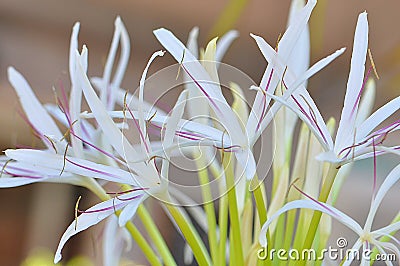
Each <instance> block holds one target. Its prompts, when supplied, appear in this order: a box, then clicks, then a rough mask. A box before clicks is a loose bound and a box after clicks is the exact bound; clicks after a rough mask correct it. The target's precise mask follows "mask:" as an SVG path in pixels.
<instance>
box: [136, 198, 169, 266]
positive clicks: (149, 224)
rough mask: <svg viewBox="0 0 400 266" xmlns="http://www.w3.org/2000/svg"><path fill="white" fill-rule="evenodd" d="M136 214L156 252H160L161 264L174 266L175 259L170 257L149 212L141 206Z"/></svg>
mask: <svg viewBox="0 0 400 266" xmlns="http://www.w3.org/2000/svg"><path fill="white" fill-rule="evenodd" d="M137 214H138V215H139V218H140V220H141V221H142V223H143V225H144V227H145V229H146V231H147V233H148V234H149V236H150V239H151V240H152V241H153V243H154V245H155V246H156V247H157V250H158V251H159V252H160V256H161V258H162V260H163V263H164V264H165V265H171V266H174V265H176V262H175V259H174V257H173V256H172V254H171V252H170V250H169V248H168V246H167V244H166V243H165V240H164V238H163V237H162V235H161V233H160V231H159V230H158V228H157V226H156V224H155V223H154V221H153V219H152V218H151V216H150V214H149V212H148V211H147V209H146V207H145V206H144V205H143V204H141V205H140V206H139V208H138V210H137Z"/></svg>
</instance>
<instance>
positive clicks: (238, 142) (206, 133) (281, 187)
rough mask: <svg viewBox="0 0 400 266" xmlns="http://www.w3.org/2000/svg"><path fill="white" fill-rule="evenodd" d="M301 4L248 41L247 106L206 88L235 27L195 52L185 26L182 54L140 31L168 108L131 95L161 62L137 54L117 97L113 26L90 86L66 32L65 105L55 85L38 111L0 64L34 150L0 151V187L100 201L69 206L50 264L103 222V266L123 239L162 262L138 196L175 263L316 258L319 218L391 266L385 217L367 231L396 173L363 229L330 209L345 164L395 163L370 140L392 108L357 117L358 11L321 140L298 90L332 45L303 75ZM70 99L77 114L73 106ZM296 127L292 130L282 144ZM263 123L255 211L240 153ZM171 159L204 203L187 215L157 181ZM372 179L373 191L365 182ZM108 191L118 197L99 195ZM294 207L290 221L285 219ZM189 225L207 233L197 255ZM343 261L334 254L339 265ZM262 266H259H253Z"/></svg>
mask: <svg viewBox="0 0 400 266" xmlns="http://www.w3.org/2000/svg"><path fill="white" fill-rule="evenodd" d="M315 5H316V0H309V1H308V2H307V3H306V4H304V1H300V0H293V1H292V7H291V12H290V15H289V22H288V27H287V30H286V31H285V33H284V34H283V35H282V37H281V38H280V39H279V42H278V44H277V45H276V47H273V46H271V45H270V44H268V43H267V42H266V41H265V40H264V39H263V38H262V37H260V36H256V35H251V36H252V37H253V38H254V40H255V41H256V43H257V45H258V47H259V49H260V51H261V53H262V55H263V56H264V58H265V59H266V61H267V62H268V66H267V68H266V69H265V72H264V74H263V77H262V78H261V81H260V83H259V85H258V86H254V85H253V86H251V87H250V89H252V90H255V91H256V96H255V99H254V102H253V103H252V105H251V108H248V105H247V102H246V100H245V98H244V94H245V93H244V92H243V91H242V89H241V88H240V87H239V86H238V85H237V84H234V83H231V84H230V85H229V86H228V87H229V88H228V89H229V93H230V94H231V95H232V96H233V103H232V104H230V103H229V101H228V100H227V99H226V97H225V95H226V94H225V95H224V94H223V89H225V88H223V86H222V85H221V84H220V77H219V68H220V67H221V65H222V63H221V60H222V58H223V56H224V54H225V52H226V51H227V49H228V47H229V46H230V44H231V42H232V41H233V40H234V39H235V38H237V36H238V33H237V32H236V31H230V32H228V33H226V34H225V35H224V36H222V37H221V38H220V39H217V38H215V39H213V40H211V41H210V42H209V43H208V45H207V46H206V48H205V49H204V50H200V49H199V48H198V44H197V35H198V29H197V28H194V29H193V30H192V32H191V33H190V35H189V39H188V41H187V45H185V44H183V43H182V42H181V41H180V40H179V39H178V38H177V37H176V36H175V35H174V34H173V33H172V32H170V31H169V30H167V29H164V28H161V29H157V30H155V31H154V35H155V37H156V38H157V40H158V41H159V42H160V43H161V45H162V47H163V48H164V49H165V50H166V52H167V53H168V54H169V55H171V56H172V57H173V58H174V59H175V60H176V62H177V65H176V67H177V68H176V71H177V72H178V75H179V76H178V77H179V78H182V80H183V83H182V84H183V90H182V91H180V94H179V97H178V98H177V100H176V102H175V104H174V106H173V108H171V110H170V111H169V112H166V111H165V110H163V109H162V108H160V107H157V106H156V105H153V104H151V103H149V102H146V101H145V97H144V95H145V86H146V82H147V73H148V70H149V68H150V66H151V64H152V62H153V61H155V60H160V59H159V57H162V56H164V55H165V54H166V52H164V51H156V52H155V53H154V54H152V55H151V57H150V59H149V61H148V64H147V65H146V67H145V69H144V71H143V74H142V76H141V79H140V81H139V86H138V90H137V91H136V94H134V93H130V92H129V91H126V90H124V89H123V88H121V83H122V81H123V78H124V74H125V72H126V68H127V64H128V62H129V54H130V40H129V36H128V34H127V31H126V29H125V27H124V25H123V23H122V21H121V19H120V18H117V19H116V21H115V32H114V36H113V40H112V43H111V48H110V52H109V55H108V57H107V61H106V64H105V68H104V73H103V76H102V77H89V76H88V74H87V73H88V67H89V65H88V49H87V47H86V46H83V47H82V48H81V49H80V47H79V41H78V34H79V26H80V25H79V23H77V24H75V26H74V27H73V30H72V35H71V42H70V51H69V75H70V81H71V88H70V90H69V96H67V92H66V91H65V90H64V89H62V93H61V96H60V97H57V102H56V103H55V104H45V105H43V104H41V103H40V101H39V100H38V99H37V98H36V96H35V94H34V92H33V90H32V88H31V87H30V85H29V84H28V82H27V81H26V80H25V78H24V77H23V76H22V75H21V74H20V73H19V72H18V71H17V70H15V69H14V68H12V67H10V68H9V69H8V77H9V80H10V83H11V84H12V86H13V87H14V89H15V91H16V93H17V95H18V97H19V100H20V103H21V106H22V108H23V110H24V115H22V116H23V118H24V119H25V120H26V122H27V123H28V124H29V126H30V127H31V129H32V131H33V133H34V134H35V136H36V137H37V138H38V139H40V140H41V142H42V143H43V145H44V146H45V148H43V149H35V148H19V149H8V150H6V151H5V155H4V156H2V157H1V158H0V167H1V168H2V170H1V178H0V187H16V186H22V185H27V184H31V183H35V182H55V183H67V184H72V185H77V186H82V187H85V188H87V189H88V190H90V191H91V192H93V193H94V194H95V195H96V196H98V198H99V200H100V202H99V203H98V204H96V205H94V206H92V207H90V208H89V209H87V210H83V211H82V210H80V209H79V200H80V199H78V202H77V204H76V206H75V220H74V221H72V222H71V224H70V225H69V227H68V228H67V229H66V231H65V233H64V234H63V235H62V237H61V240H60V243H59V246H58V248H57V251H56V253H55V259H54V262H55V263H57V262H59V261H60V260H61V253H62V249H63V247H64V245H65V243H66V242H67V241H68V240H69V239H70V238H71V237H72V236H74V235H75V234H77V233H79V232H81V231H83V230H86V229H87V228H89V227H91V226H93V225H95V224H98V223H99V222H101V221H102V220H104V219H107V220H108V221H107V225H106V229H105V231H104V234H103V238H104V239H103V243H104V252H103V253H104V254H103V256H104V258H103V261H104V264H105V265H118V263H119V259H120V256H121V254H122V248H121V245H122V244H123V245H125V242H123V241H124V239H128V240H126V241H127V242H128V243H129V241H130V240H131V239H133V240H134V241H135V242H136V243H137V244H138V246H139V248H140V249H141V250H142V251H143V254H144V255H145V257H146V258H147V259H148V260H149V262H150V263H151V264H152V265H161V264H165V265H176V259H175V258H174V257H173V256H172V254H171V251H170V249H169V248H168V246H167V244H166V242H165V241H164V239H163V237H162V235H161V233H160V232H159V230H158V228H157V227H156V225H155V223H154V221H153V220H152V217H151V215H150V214H149V212H148V211H147V208H146V206H145V204H144V201H145V200H146V199H149V198H156V199H158V200H157V202H158V203H159V204H160V205H161V206H162V207H163V209H164V210H165V212H166V213H167V215H168V217H169V218H170V219H171V221H172V223H173V224H174V225H175V226H176V228H177V231H178V232H179V234H181V235H182V236H183V237H184V239H185V241H186V245H185V252H186V253H187V256H186V257H185V261H186V262H190V261H191V260H192V259H193V256H194V258H195V259H196V261H197V262H198V263H199V264H200V265H210V264H213V265H225V263H227V262H230V263H231V264H232V265H233V264H237V265H242V264H246V265H256V260H257V250H258V249H259V248H263V247H264V248H266V247H267V245H268V246H270V245H272V246H273V247H274V248H280V247H285V248H290V247H294V248H299V249H301V248H303V249H309V248H311V247H313V248H315V249H318V250H321V249H322V248H323V247H324V246H325V245H326V243H327V240H328V237H329V235H330V223H331V219H330V217H332V218H334V219H337V220H338V221H340V222H341V223H343V224H345V225H346V226H348V227H349V228H350V229H352V230H353V231H354V232H355V233H356V234H358V236H359V238H358V239H357V240H356V241H355V243H354V246H353V248H354V249H360V248H361V247H362V248H363V249H371V248H372V247H375V248H376V249H377V251H376V252H379V253H381V254H386V252H387V251H388V250H390V251H392V252H395V253H396V254H397V256H399V257H400V252H399V246H400V245H399V241H398V240H397V239H396V238H395V237H394V236H393V234H394V233H395V232H396V231H397V230H399V229H400V221H399V220H400V216H399V215H398V216H397V217H395V219H394V220H393V222H392V223H391V224H390V225H388V226H386V227H384V228H382V229H378V230H372V222H373V218H374V216H375V214H376V212H377V209H378V207H379V205H380V203H381V202H382V199H383V197H384V195H385V194H386V193H387V191H388V190H389V189H390V188H391V187H393V186H394V184H395V183H396V182H397V181H398V180H399V178H400V168H399V166H397V167H396V168H395V169H393V171H392V172H391V173H390V174H389V175H388V176H387V177H386V179H385V181H384V182H383V184H382V185H381V187H380V189H379V190H377V189H376V188H375V187H374V195H373V199H372V203H371V208H370V212H369V214H368V218H367V221H366V224H365V226H364V227H363V228H362V227H361V226H360V225H359V224H358V223H357V222H356V221H355V220H353V219H352V218H350V217H349V216H347V215H346V214H344V213H343V212H341V211H340V210H338V209H336V208H335V207H333V205H334V204H335V201H336V197H337V194H338V191H339V189H340V185H341V183H342V182H343V179H344V178H345V177H346V176H347V175H348V172H349V169H350V167H351V165H352V163H353V162H354V161H356V160H360V159H364V158H373V160H374V166H376V157H377V156H378V155H382V154H385V153H398V149H399V147H398V146H393V147H387V146H385V143H384V141H385V139H386V138H387V136H388V135H389V134H391V133H392V132H394V131H396V130H397V129H398V128H399V125H400V123H399V121H398V120H396V122H394V123H391V124H389V125H385V126H381V125H382V124H383V123H384V122H385V121H386V120H387V118H389V117H390V116H391V115H392V114H394V113H395V112H396V111H397V110H398V109H399V108H400V97H398V98H395V99H394V100H392V101H390V102H389V103H387V104H385V105H384V106H382V107H381V108H379V109H378V110H377V111H375V112H374V113H372V114H371V115H369V114H370V112H371V106H372V104H373V98H374V92H375V83H374V81H373V79H372V77H371V75H370V74H371V73H372V70H374V64H373V61H372V60H371V67H370V68H369V69H368V71H367V73H365V68H366V67H365V65H366V63H367V51H368V21H367V13H366V12H364V13H361V14H360V15H359V17H358V21H357V26H356V31H355V37H354V45H353V51H352V57H351V63H350V73H349V77H348V82H347V88H346V95H345V99H344V104H343V109H342V113H341V118H340V121H339V123H338V129H337V133H336V137H335V138H334V139H333V138H332V135H333V132H334V119H330V120H329V121H328V122H327V123H325V121H324V119H323V117H322V115H321V113H320V111H319V110H318V107H317V105H316V104H315V102H314V100H313V99H312V97H311V95H310V93H309V92H308V91H307V80H308V79H309V78H310V77H312V76H313V75H315V74H316V73H317V72H318V71H320V70H321V69H322V68H324V67H325V66H327V65H328V64H330V63H331V62H332V61H333V60H334V59H335V58H337V57H338V56H340V55H341V54H342V53H343V52H344V51H345V49H344V48H342V49H339V50H337V51H335V52H334V53H332V54H331V55H328V56H327V57H325V58H323V59H321V60H320V61H318V62H317V63H315V64H314V65H312V66H311V67H309V53H310V51H309V50H310V43H309V29H308V21H309V18H310V16H311V13H312V11H313V8H314V7H315ZM118 47H120V52H119V57H118V62H115V61H116V58H117V52H118ZM199 50H200V52H199ZM113 68H115V70H114V71H113ZM166 89H168V88H166ZM83 101H86V103H87V106H88V108H89V109H88V110H84V109H83V107H82V106H84V105H83ZM298 118H299V119H300V120H302V121H303V125H302V127H301V129H300V132H298V137H297V138H296V139H298V143H297V146H294V139H295V137H294V136H295V135H296V134H297V132H296V130H295V126H296V124H297V122H298V120H299V119H298ZM55 120H57V121H58V122H59V123H58V124H62V125H63V126H62V128H60V127H58V125H57V123H56V122H55ZM121 121H122V122H121ZM272 122H273V123H274V126H275V127H274V129H275V131H274V132H273V136H272V137H273V143H274V147H275V149H274V150H272V151H269V152H271V153H274V158H273V161H272V175H273V185H272V188H271V189H270V191H271V194H270V195H269V196H268V198H270V203H269V204H267V195H266V192H265V187H264V183H263V182H262V178H263V177H264V176H261V179H260V178H259V174H260V173H259V171H258V170H257V162H256V157H257V156H255V155H254V154H253V152H254V146H255V145H256V142H257V141H258V140H259V139H260V137H261V136H263V135H266V134H268V131H267V130H266V129H267V127H268V126H269V125H270V124H271V123H272ZM379 126H381V127H380V128H379ZM132 131H133V132H132ZM310 133H312V136H311V135H310ZM183 154H184V155H187V156H189V157H191V158H193V160H194V161H195V163H196V166H197V171H196V172H197V174H198V178H199V183H200V187H201V196H202V200H203V202H204V203H203V204H201V206H199V205H197V204H196V203H195V200H194V199H192V197H191V195H188V194H187V193H184V192H183V191H181V190H180V189H179V188H177V187H175V186H173V185H172V184H171V182H170V176H169V175H173V174H174V171H173V170H172V169H170V164H171V161H172V158H173V157H179V156H182V155H183ZM215 154H217V156H215ZM218 155H219V156H218ZM292 155H293V156H292ZM292 158H294V161H293V162H292V161H291V160H293V159H292ZM374 178H375V182H374V183H375V184H376V174H375V175H374ZM211 179H212V180H211ZM212 181H216V190H218V191H219V193H218V197H219V198H218V201H217V200H215V198H214V197H213V192H212V190H213V189H214V188H212V187H211V185H210V184H211V183H210V182H212ZM115 187H117V188H119V189H118V191H116V192H109V191H108V190H109V188H115ZM252 196H254V200H253V198H252ZM182 205H186V206H190V208H182V207H180V206H182ZM216 205H218V217H217V216H216V212H215V210H216ZM294 209H301V211H300V213H299V214H296V212H295V211H294ZM310 209H311V210H315V211H316V212H314V213H313V212H312V211H310ZM322 213H324V214H326V215H327V216H325V215H324V216H322ZM136 214H138V216H139V218H140V219H141V221H142V223H143V224H144V225H145V231H146V232H145V233H146V234H147V235H148V236H149V238H150V240H151V242H152V243H151V244H150V243H148V240H146V238H145V236H144V232H141V231H139V230H138V229H137V228H136V225H135V224H134V223H133V217H134V216H135V215H136ZM329 216H330V217H329ZM190 217H193V218H194V219H195V220H196V222H197V223H198V224H199V225H200V227H201V230H202V231H204V232H205V233H206V234H207V235H208V248H207V247H206V245H205V243H204V242H203V240H201V237H200V234H199V232H198V231H197V230H196V229H195V227H194V225H193V223H192V221H191V219H190ZM228 224H229V226H228ZM318 228H319V229H318ZM317 229H318V230H317ZM382 237H383V238H382ZM385 238H386V239H385ZM316 239H318V241H315V240H316ZM390 241H391V242H390ZM121 243H122V244H121ZM152 244H153V245H152ZM227 254H230V255H227ZM352 259H353V258H346V259H345V261H344V265H349V264H350V263H351V260H352ZM265 263H267V264H268V265H269V264H270V263H272V262H271V261H269V260H268V259H267V261H266V262H265ZM299 263H300V262H299ZM301 263H303V265H305V263H306V262H305V261H302V262H301ZM301 263H300V264H301ZM362 263H363V264H365V265H366V264H367V263H368V262H366V261H362ZM388 264H391V262H388Z"/></svg>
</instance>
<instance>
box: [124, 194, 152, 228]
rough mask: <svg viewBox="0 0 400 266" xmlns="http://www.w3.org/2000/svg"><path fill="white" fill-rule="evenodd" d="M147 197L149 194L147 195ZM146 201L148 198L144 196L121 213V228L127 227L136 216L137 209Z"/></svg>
mask: <svg viewBox="0 0 400 266" xmlns="http://www.w3.org/2000/svg"><path fill="white" fill-rule="evenodd" d="M146 195H147V194H146ZM145 199H146V196H145V195H144V196H142V197H140V198H138V199H136V200H133V201H132V202H130V203H129V204H128V205H126V207H125V208H124V209H123V210H122V211H121V214H120V215H119V217H118V224H119V226H121V227H122V226H125V224H126V223H127V222H128V221H129V220H131V219H132V217H133V216H134V215H135V214H136V211H137V208H138V207H139V205H140V204H141V203H142V202H143V201H144V200H145Z"/></svg>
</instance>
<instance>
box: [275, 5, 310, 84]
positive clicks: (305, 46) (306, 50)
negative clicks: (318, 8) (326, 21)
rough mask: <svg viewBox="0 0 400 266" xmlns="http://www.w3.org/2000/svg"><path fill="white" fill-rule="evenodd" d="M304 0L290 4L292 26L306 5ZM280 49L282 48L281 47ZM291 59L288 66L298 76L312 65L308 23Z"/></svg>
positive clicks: (289, 22)
mask: <svg viewBox="0 0 400 266" xmlns="http://www.w3.org/2000/svg"><path fill="white" fill-rule="evenodd" d="M304 5H305V1H304V0H294V1H292V3H291V6H290V12H289V21H288V25H289V26H290V25H291V24H292V23H293V20H294V19H295V18H296V15H297V13H298V12H300V11H301V9H302V8H303V7H304ZM279 49H280V48H279ZM290 58H291V60H289V62H288V67H289V68H290V69H291V70H292V71H293V73H294V74H295V75H296V77H299V76H300V75H302V74H303V73H304V72H306V71H307V69H308V68H309V66H310V30H309V28H308V25H307V26H306V27H305V29H303V31H302V33H301V35H300V37H299V39H298V40H297V42H296V44H295V45H294V48H293V52H292V56H291V57H290ZM302 85H303V86H304V87H307V81H305V82H304V84H302Z"/></svg>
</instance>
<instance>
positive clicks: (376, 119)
mask: <svg viewBox="0 0 400 266" xmlns="http://www.w3.org/2000/svg"><path fill="white" fill-rule="evenodd" d="M399 108H400V96H399V97H397V98H394V99H393V100H391V101H390V102H388V103H386V104H385V105H384V106H382V107H380V108H379V109H378V110H376V111H375V112H374V113H373V114H372V115H371V116H370V117H368V118H367V119H366V120H365V121H364V122H363V123H362V124H361V125H360V126H359V127H358V128H357V140H359V139H362V138H365V137H366V136H367V135H368V134H369V133H371V131H372V130H374V129H375V128H376V127H377V126H379V125H380V124H381V123H382V122H383V121H385V120H386V119H387V118H388V117H389V116H391V115H392V114H394V113H395V112H396V111H397V110H399Z"/></svg>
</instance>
